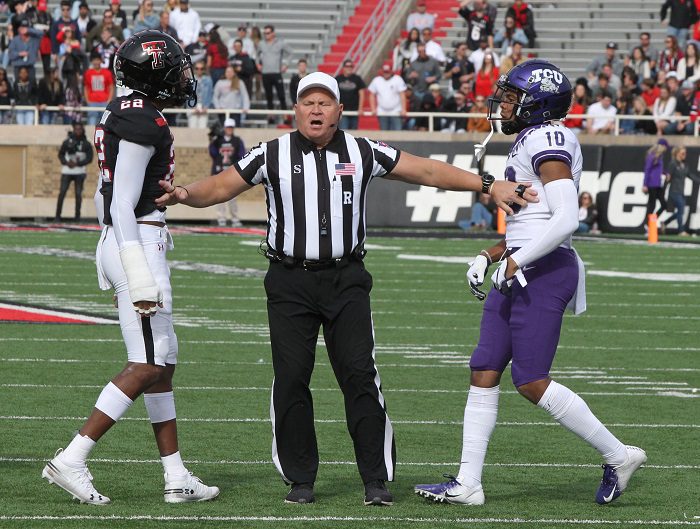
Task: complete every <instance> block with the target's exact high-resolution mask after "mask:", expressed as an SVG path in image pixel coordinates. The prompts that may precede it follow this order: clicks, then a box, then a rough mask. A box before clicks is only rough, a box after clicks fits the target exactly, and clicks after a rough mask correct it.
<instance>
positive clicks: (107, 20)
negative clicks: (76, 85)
mask: <svg viewBox="0 0 700 529" xmlns="http://www.w3.org/2000/svg"><path fill="white" fill-rule="evenodd" d="M143 6H145V9H146V10H151V11H150V13H151V14H150V15H148V16H149V17H150V18H149V20H150V22H149V23H155V26H153V27H157V26H158V17H157V16H156V15H155V13H153V11H152V9H153V0H144V2H143V4H142V7H143ZM138 20H140V19H138ZM136 27H138V28H139V29H138V30H137V29H134V31H141V30H142V29H153V27H151V26H148V27H147V26H145V25H144V26H143V27H142V26H139V25H138V22H137V24H136V25H135V26H134V28H136ZM105 31H107V32H109V34H110V35H111V36H112V37H114V42H116V43H117V44H121V43H122V42H124V31H122V27H121V26H119V25H117V24H115V23H114V13H112V9H111V8H107V9H105V10H104V13H102V22H100V23H99V24H97V25H96V26H95V27H94V28H92V30H90V33H88V34H87V36H86V37H85V52H86V53H91V52H92V50H93V48H94V47H95V46H96V45H97V44H99V43H100V42H101V41H104V39H103V37H102V33H103V32H105ZM108 40H109V39H108Z"/></svg>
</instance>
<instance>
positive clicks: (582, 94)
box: [564, 77, 591, 136]
mask: <svg viewBox="0 0 700 529" xmlns="http://www.w3.org/2000/svg"><path fill="white" fill-rule="evenodd" d="M590 103H591V98H590V95H589V94H588V85H587V84H586V79H585V78H583V77H581V78H579V79H577V80H576V86H575V87H574V97H573V98H572V100H571V108H570V109H569V114H573V115H576V114H585V113H586V111H587V110H588V105H590ZM583 119H584V118H582V117H581V118H575V117H567V118H566V119H565V120H564V126H565V127H567V128H569V129H571V131H572V132H573V133H574V134H576V135H577V136H578V135H579V134H580V133H581V132H582V131H583V130H584V129H583Z"/></svg>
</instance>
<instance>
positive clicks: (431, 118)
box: [0, 105, 700, 136]
mask: <svg viewBox="0 0 700 529" xmlns="http://www.w3.org/2000/svg"><path fill="white" fill-rule="evenodd" d="M3 110H32V111H33V112H34V124H35V125H36V124H37V123H38V122H39V112H40V110H39V109H38V108H37V107H36V106H34V105H0V111H3ZM43 110H46V111H53V112H57V111H63V112H103V111H104V110H105V107H86V106H80V107H68V106H63V107H62V108H61V107H58V106H47V107H46V108H45V109H43ZM196 112H197V110H196V109H193V108H166V109H165V110H163V113H164V114H194V113H196ZM243 113H245V114H246V115H250V116H293V115H294V111H293V110H268V109H257V108H256V109H250V110H246V111H244V110H243V109H240V108H238V109H236V108H209V109H207V114H223V115H224V116H225V117H226V118H228V117H229V116H230V115H231V114H234V115H236V114H243ZM343 115H345V116H372V115H374V114H372V113H371V112H359V111H351V110H348V111H344V112H343ZM485 116H486V114H483V113H474V112H406V113H405V114H403V115H402V116H401V117H405V118H424V117H427V118H428V132H434V131H435V119H437V118H448V119H464V118H483V117H485ZM566 117H567V119H568V118H583V119H588V118H597V117H605V118H609V119H613V120H615V132H614V134H613V135H614V136H620V121H622V120H624V119H629V120H634V121H655V120H657V119H660V118H659V117H656V116H637V115H634V114H616V115H614V116H607V115H601V114H568V115H567V116H566ZM661 119H663V120H664V121H670V122H674V123H675V122H676V121H685V120H687V119H688V116H664V117H663V118H661ZM693 124H694V128H693V136H698V135H699V133H700V119H697V120H696V121H694V122H693Z"/></svg>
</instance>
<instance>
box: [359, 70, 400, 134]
mask: <svg viewBox="0 0 700 529" xmlns="http://www.w3.org/2000/svg"><path fill="white" fill-rule="evenodd" d="M368 90H369V104H370V109H371V111H372V114H373V115H375V116H377V118H378V119H379V128H380V129H382V130H401V116H405V115H406V83H405V82H404V80H403V79H402V78H401V77H399V76H398V75H396V74H395V73H394V72H393V71H392V69H391V64H389V63H384V65H383V66H382V69H381V71H380V73H379V75H377V76H376V77H375V78H374V79H372V82H370V84H369V88H368Z"/></svg>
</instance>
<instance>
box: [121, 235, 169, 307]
mask: <svg viewBox="0 0 700 529" xmlns="http://www.w3.org/2000/svg"><path fill="white" fill-rule="evenodd" d="M119 257H120V258H121V261H122V267H123V268H124V272H125V273H126V281H127V283H128V285H129V297H130V298H131V302H132V303H134V304H135V303H137V302H139V301H151V302H153V303H156V306H155V307H152V308H150V309H140V308H138V307H136V306H134V310H135V311H136V312H138V313H139V314H143V315H146V316H149V315H151V314H153V313H155V312H156V310H158V309H157V307H158V304H159V303H162V301H163V295H162V293H161V292H160V289H159V288H158V285H157V284H156V281H155V279H154V278H153V274H152V273H151V270H150V268H148V262H147V261H146V254H145V253H144V252H143V247H142V246H141V245H140V244H131V245H129V246H126V247H124V248H122V249H121V250H119Z"/></svg>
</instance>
